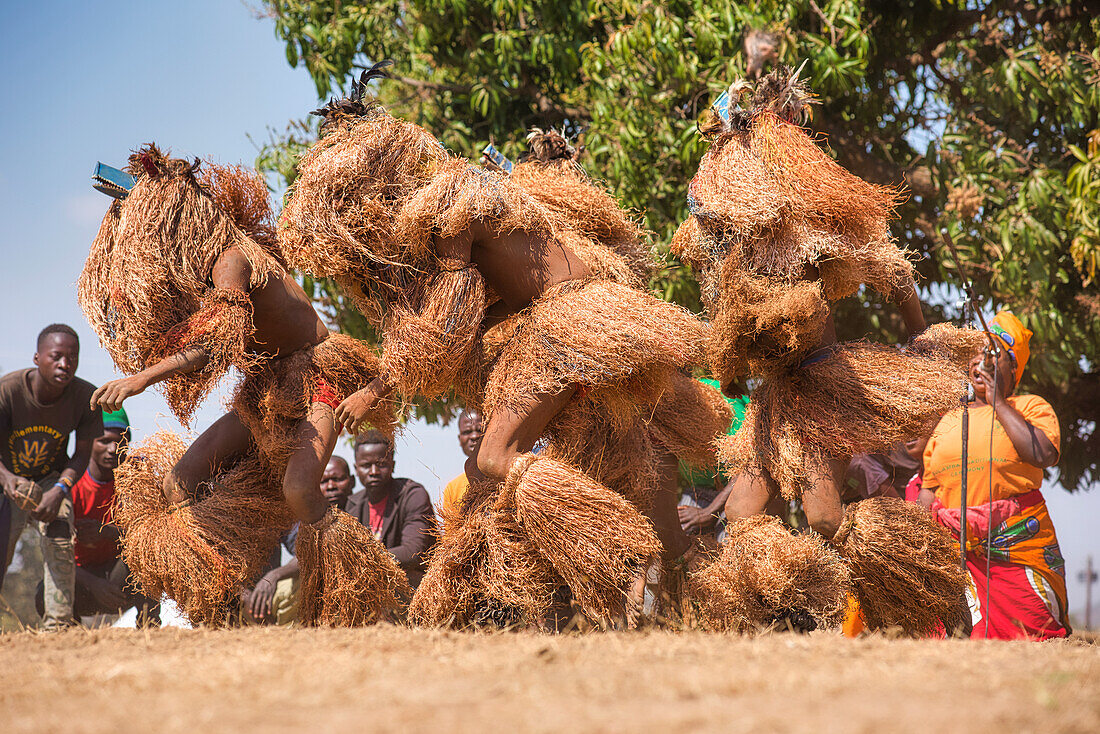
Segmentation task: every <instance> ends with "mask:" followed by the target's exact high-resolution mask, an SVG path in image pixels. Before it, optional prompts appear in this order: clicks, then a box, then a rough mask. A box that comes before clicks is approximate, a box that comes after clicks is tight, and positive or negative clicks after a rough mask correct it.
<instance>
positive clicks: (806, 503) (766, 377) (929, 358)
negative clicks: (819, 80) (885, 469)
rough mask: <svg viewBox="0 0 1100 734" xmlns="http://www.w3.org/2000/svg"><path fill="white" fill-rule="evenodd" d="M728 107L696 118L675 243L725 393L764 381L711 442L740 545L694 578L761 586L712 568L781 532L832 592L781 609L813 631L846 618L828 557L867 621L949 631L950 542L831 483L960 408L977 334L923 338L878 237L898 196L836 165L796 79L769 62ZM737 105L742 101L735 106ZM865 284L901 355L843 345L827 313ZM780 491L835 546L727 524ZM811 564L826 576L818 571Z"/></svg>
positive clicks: (955, 600) (896, 253)
mask: <svg viewBox="0 0 1100 734" xmlns="http://www.w3.org/2000/svg"><path fill="white" fill-rule="evenodd" d="M728 96H729V107H728V108H725V109H722V110H719V113H718V114H713V115H712V117H711V118H710V119H709V120H707V121H705V122H704V124H702V125H701V128H700V129H701V131H702V132H703V134H704V135H705V136H706V137H708V138H709V139H710V141H711V146H710V149H709V150H708V151H707V153H706V154H705V155H704V157H703V160H702V161H701V162H700V165H699V170H698V172H697V173H696V175H695V177H694V178H693V179H692V182H691V185H690V188H689V204H690V207H691V211H692V216H691V218H690V219H688V220H687V221H686V222H685V223H684V224H683V225H681V227H680V229H679V231H678V232H677V234H676V236H675V238H674V240H673V249H674V252H676V254H677V255H679V256H680V257H681V258H682V259H683V260H684V261H686V262H688V263H689V264H691V265H692V266H693V267H695V268H696V269H697V270H698V271H699V272H700V273H701V283H702V286H703V289H702V290H703V295H704V300H705V301H706V303H707V306H708V310H709V312H710V314H711V317H712V321H711V326H712V329H711V340H710V343H709V345H708V361H709V362H710V364H711V367H712V368H713V369H714V370H715V372H716V374H717V376H718V377H719V379H720V381H721V384H722V385H723V387H725V386H726V385H730V384H733V383H735V382H736V381H737V380H739V379H740V378H742V377H743V376H745V375H746V374H747V375H751V376H753V377H755V378H757V379H758V380H759V386H758V387H757V388H756V390H755V391H754V393H753V395H752V402H751V403H750V405H749V408H748V411H747V413H746V416H745V421H744V424H743V425H742V427H741V429H740V430H739V431H738V432H737V433H736V434H735V435H733V436H731V437H729V438H726V439H723V440H722V444H721V447H720V449H719V453H720V455H721V458H722V460H723V462H724V463H725V464H726V466H727V467H728V470H729V471H730V472H731V474H735V473H738V472H740V477H739V479H738V480H737V483H736V485H735V487H734V489H733V491H732V492H731V494H730V497H729V500H728V502H727V505H726V513H727V516H728V517H729V518H730V519H731V527H730V529H729V531H728V532H729V534H730V536H731V538H733V540H732V541H731V543H730V544H729V546H728V547H727V548H726V549H725V553H724V555H723V557H722V559H721V560H720V561H719V562H718V563H717V564H715V566H714V567H712V568H711V569H708V570H707V571H705V572H703V573H702V574H700V575H699V576H698V580H699V582H700V585H701V586H702V588H704V589H706V590H707V591H709V592H711V594H712V596H713V595H714V594H717V593H719V592H720V590H721V589H722V588H723V585H724V586H725V588H726V589H727V592H728V593H729V594H730V595H731V597H738V596H739V595H744V594H750V595H751V594H753V593H759V592H760V590H759V589H754V588H751V586H752V585H751V583H748V582H746V583H745V584H742V585H737V584H738V583H739V582H737V580H736V579H734V577H735V576H736V574H729V573H728V571H729V569H728V568H724V566H723V564H726V565H728V564H730V563H734V562H735V561H736V558H737V556H738V554H740V553H750V554H751V553H753V552H754V551H753V549H752V547H751V546H752V545H753V543H752V542H751V540H752V538H756V539H758V540H759V541H760V543H761V544H762V547H765V548H767V547H771V546H769V542H771V543H777V542H779V540H780V539H782V540H783V542H784V543H788V544H789V543H801V544H804V545H805V544H813V545H814V546H815V547H814V548H813V549H810V550H808V551H807V552H805V553H797V552H794V551H789V549H788V550H782V552H781V553H780V552H779V551H777V553H778V555H785V556H787V557H789V558H790V559H794V560H796V561H797V562H792V563H790V564H789V573H790V574H792V575H793V576H796V577H797V576H799V575H800V574H802V575H807V576H806V578H808V579H811V580H808V581H806V584H810V585H813V584H827V585H829V586H831V587H832V589H833V591H832V592H831V593H823V592H815V593H813V594H810V595H809V597H807V598H805V599H802V600H801V601H799V600H797V599H796V600H795V603H794V604H793V609H792V610H788V611H793V612H794V613H796V614H798V615H801V616H803V617H806V616H808V617H810V618H811V620H808V621H811V623H813V624H826V625H832V624H835V623H836V622H837V621H839V619H840V618H841V616H842V612H843V607H844V599H845V595H846V591H845V586H846V585H847V583H848V576H849V574H848V572H847V571H846V570H845V568H844V565H843V564H841V563H839V562H838V560H839V559H838V558H837V556H836V554H837V553H839V554H840V556H841V557H843V558H844V559H845V561H846V562H847V566H848V568H849V569H850V571H851V581H852V582H853V583H854V591H855V593H856V596H857V597H858V598H859V600H860V601H861V603H862V606H863V609H864V612H865V615H866V616H867V618H868V620H869V621H871V620H872V619H873V620H874V622H873V623H872V625H873V626H879V627H882V626H888V625H900V626H902V627H903V628H905V629H906V630H907V631H910V632H914V633H920V632H926V631H929V630H930V629H932V628H934V627H936V625H938V624H939V622H940V621H942V622H943V623H944V624H945V625H946V626H947V627H948V628H951V627H953V625H954V624H955V622H957V621H958V620H959V619H960V613H961V612H962V609H961V608H960V603H959V600H960V599H961V598H962V581H963V579H962V576H961V574H960V572H959V570H958V563H957V553H956V551H955V549H954V548H953V546H952V543H951V540H950V537H949V536H947V535H946V534H944V533H943V532H942V531H941V530H940V529H938V528H936V527H935V526H934V524H933V523H930V522H929V521H928V519H927V518H926V517H925V516H922V515H921V514H920V513H919V512H917V511H915V510H919V508H915V507H914V506H912V505H907V504H905V503H904V502H902V501H901V500H892V499H870V500H866V501H863V502H859V503H856V504H854V505H852V506H851V507H849V508H848V509H847V511H846V510H845V508H844V507H843V505H842V504H841V500H840V492H839V483H840V481H841V480H842V478H843V476H844V469H845V466H846V464H847V461H848V460H849V459H850V457H851V456H852V455H853V454H856V453H864V452H870V451H882V450H885V449H887V448H889V447H890V446H891V445H893V444H895V443H897V442H899V441H901V440H905V439H908V438H912V437H914V436H917V435H921V434H922V433H925V432H927V431H928V430H929V429H930V427H931V426H933V425H935V423H936V421H937V420H938V419H939V417H940V416H941V415H943V413H944V412H946V411H947V410H949V409H950V408H952V407H954V406H955V405H956V404H957V402H958V400H959V397H960V394H961V385H962V380H961V376H962V372H961V368H962V365H963V364H965V360H966V359H967V358H968V355H969V352H970V351H971V350H976V349H977V348H978V346H979V343H980V338H981V335H980V334H978V333H976V332H975V333H972V334H971V333H967V332H963V331H960V330H957V329H954V328H952V327H950V326H947V325H937V326H934V327H932V328H930V329H927V330H925V321H924V317H923V315H922V313H921V304H920V300H919V298H918V296H917V293H916V290H915V288H914V285H913V267H912V265H911V264H910V262H909V261H908V260H907V258H906V256H905V253H904V252H903V251H902V250H900V249H899V248H898V247H897V245H896V244H895V243H894V241H893V240H892V238H891V236H890V234H889V230H888V226H887V222H888V220H889V218H890V216H891V215H892V212H893V210H894V208H895V206H896V204H897V202H898V197H899V193H898V192H897V191H896V190H894V189H890V188H886V187H882V186H875V185H872V184H869V183H866V182H865V181H863V180H861V179H860V178H858V177H856V176H854V175H852V174H851V173H849V172H848V171H846V170H845V169H843V168H842V167H841V166H839V165H838V164H837V163H836V162H834V161H833V160H832V159H831V158H830V157H829V156H828V155H827V154H826V153H825V152H824V151H822V150H821V148H820V147H819V146H818V145H817V144H816V142H815V141H814V140H813V138H812V137H811V136H810V135H809V134H807V132H806V130H805V129H804V128H802V127H801V126H800V122H801V120H802V119H803V117H804V115H805V114H806V113H807V111H808V105H809V103H810V101H811V99H810V94H809V92H808V91H807V90H806V88H805V87H804V86H803V85H802V84H801V83H800V82H799V80H798V74H797V73H796V72H792V71H791V69H790V68H789V67H780V68H778V69H777V70H775V71H773V72H772V73H771V74H769V75H767V76H766V77H765V78H764V79H762V80H761V82H760V83H759V85H758V86H756V87H755V89H754V88H753V87H752V85H750V84H749V83H748V82H745V81H739V82H736V83H735V84H734V85H732V86H731V87H730V89H729V91H728ZM745 97H749V98H750V99H751V102H750V104H749V105H748V107H747V108H746V109H741V108H740V106H739V102H740V101H741V100H742V99H744V98H745ZM861 284H867V285H868V286H870V287H872V288H874V289H875V290H876V291H878V292H879V293H881V294H883V295H884V296H886V297H887V298H889V299H890V300H892V301H893V302H894V303H896V304H898V306H899V308H900V311H901V315H902V318H903V320H904V322H905V325H906V328H907V329H908V331H909V334H910V337H915V338H911V340H910V343H909V344H908V345H907V347H906V348H905V349H904V350H899V349H897V348H895V347H892V346H886V345H880V344H873V343H869V342H848V343H838V342H837V337H836V330H835V326H834V322H833V316H832V311H831V308H830V305H829V304H830V302H831V301H836V300H839V299H841V298H844V297H847V296H850V295H852V294H853V293H855V291H856V290H857V289H858V288H859V286H860V285H861ZM918 335H919V336H918ZM776 493H782V495H783V497H785V498H787V499H798V500H801V502H802V507H803V509H804V510H805V513H806V517H807V520H808V521H809V524H810V527H811V528H812V529H813V530H815V531H816V532H817V533H818V534H820V535H821V536H822V537H823V538H825V539H827V540H829V541H830V546H831V547H829V546H826V545H824V544H821V543H818V542H817V541H816V540H813V539H810V538H791V537H787V538H780V536H778V535H776V534H775V533H772V532H764V530H765V528H763V526H760V525H759V521H758V520H755V519H749V520H744V521H741V523H740V524H739V523H738V522H737V521H735V518H753V517H754V516H755V515H758V514H760V513H762V512H763V510H764V507H765V505H766V504H767V503H768V501H769V499H771V498H772V497H773V496H775V494H776ZM739 531H744V537H742V538H740V539H738V537H737V536H738V533H739ZM769 539H770V540H769ZM833 549H835V551H834V550H833ZM755 552H761V551H755ZM769 552H770V551H769ZM777 557H778V556H777ZM815 558H817V559H820V561H819V563H816V564H815V563H814V562H813V561H814V559H815ZM822 564H825V565H827V566H828V567H830V568H832V569H833V572H832V573H830V574H826V575H824V576H823V575H822V574H821V573H820V566H821V565H822ZM777 568H779V569H780V570H782V565H781V564H780V565H779V566H777ZM814 574H816V577H814ZM811 577H814V578H816V579H817V580H816V581H814V580H812V578H811ZM723 578H725V579H726V580H729V579H734V580H733V581H731V582H730V583H725V582H724V581H723ZM741 578H742V579H744V578H745V577H744V576H743V575H742V576H741ZM773 581H774V580H773ZM799 586H803V588H804V587H805V585H804V584H800V583H794V584H792V588H798V587H799ZM788 601H789V600H788ZM723 604H724V605H725V607H724V608H725V609H727V610H728V609H733V608H745V605H743V604H741V603H740V602H739V601H738V600H737V599H736V598H732V600H731V599H727V600H726V602H722V603H720V604H718V605H717V606H716V607H715V609H716V610H720V608H723ZM777 604H778V605H779V606H782V604H781V603H779V602H777ZM772 606H773V607H774V606H775V605H772Z"/></svg>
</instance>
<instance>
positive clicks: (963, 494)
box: [959, 377, 970, 573]
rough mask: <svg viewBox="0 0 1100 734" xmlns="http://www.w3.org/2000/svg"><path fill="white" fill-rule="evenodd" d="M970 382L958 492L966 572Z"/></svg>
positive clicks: (961, 557) (961, 551)
mask: <svg viewBox="0 0 1100 734" xmlns="http://www.w3.org/2000/svg"><path fill="white" fill-rule="evenodd" d="M969 388H970V383H969V377H968V382H967V392H966V393H963V457H961V459H963V465H961V468H960V470H959V479H960V480H961V483H963V485H961V489H960V492H959V563H960V565H961V567H963V572H964V573H966V571H967V567H966V529H967V528H966V505H967V483H966V474H967V453H968V452H969V448H970V396H969V394H968V393H969V392H970V390H969Z"/></svg>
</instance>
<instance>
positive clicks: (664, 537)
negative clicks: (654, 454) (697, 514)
mask: <svg viewBox="0 0 1100 734" xmlns="http://www.w3.org/2000/svg"><path fill="white" fill-rule="evenodd" d="M679 490H680V462H679V461H678V460H677V459H676V457H675V456H673V455H672V454H671V453H669V452H667V451H663V452H661V454H660V459H659V464H658V465H657V492H656V494H655V495H654V497H653V505H652V506H651V507H650V509H649V511H648V512H647V513H646V514H647V515H648V517H649V519H650V521H651V522H652V523H653V528H654V530H656V531H657V539H658V540H660V541H661V549H662V550H661V560H662V561H663V562H665V563H668V562H670V561H674V560H676V559H678V558H680V557H681V556H683V555H684V553H686V552H687V550H688V548H690V547H691V538H690V537H688V534H687V533H686V532H684V528H683V526H682V525H680V514H679V512H678V511H677V509H676V506H677V505H678V504H679V501H680V491H679Z"/></svg>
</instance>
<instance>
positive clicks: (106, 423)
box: [72, 408, 160, 626]
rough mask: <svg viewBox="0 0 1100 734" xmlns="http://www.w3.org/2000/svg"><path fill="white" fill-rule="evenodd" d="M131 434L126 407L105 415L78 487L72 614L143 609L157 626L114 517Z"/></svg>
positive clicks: (145, 620)
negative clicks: (118, 470)
mask: <svg viewBox="0 0 1100 734" xmlns="http://www.w3.org/2000/svg"><path fill="white" fill-rule="evenodd" d="M129 437H130V423H129V419H128V418H127V416H126V411H125V410H122V409H121V408H120V409H119V410H116V411H113V412H106V411H105V412H104V413H103V435H101V436H99V437H98V438H96V439H94V440H93V441H92V455H91V460H90V461H89V462H88V469H87V471H85V472H84V474H83V476H81V477H80V479H78V480H77V482H76V484H74V485H73V489H72V495H73V526H74V529H75V531H76V541H75V542H74V544H73V550H74V555H75V556H76V594H75V597H74V601H73V616H74V617H75V618H76V619H80V617H90V616H92V615H94V614H121V613H122V612H123V611H125V610H127V609H129V608H130V607H137V609H138V625H139V626H158V625H159V623H160V619H159V617H160V609H159V604H158V603H157V602H156V601H155V600H152V599H149V598H147V597H144V596H142V595H141V594H139V593H137V591H135V590H134V588H133V584H132V583H131V579H130V578H129V576H130V572H129V569H127V568H126V563H125V562H124V561H123V560H122V558H121V554H122V546H121V544H120V542H119V531H118V527H117V526H115V525H114V523H113V521H112V517H111V506H112V504H113V503H114V500H115V469H116V468H117V467H118V463H119V461H120V459H121V458H122V456H123V454H124V451H125V444H126V442H127V441H128V439H129Z"/></svg>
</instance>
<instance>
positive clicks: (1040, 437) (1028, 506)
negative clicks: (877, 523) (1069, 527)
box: [919, 311, 1070, 639]
mask: <svg viewBox="0 0 1100 734" xmlns="http://www.w3.org/2000/svg"><path fill="white" fill-rule="evenodd" d="M990 331H991V332H993V334H994V336H995V337H996V338H997V339H998V340H999V341H1000V346H1001V350H1000V355H999V357H998V360H997V378H998V379H997V384H996V386H994V378H993V375H992V374H991V372H992V370H987V369H985V368H984V367H983V364H982V357H981V356H978V357H975V358H974V359H973V360H971V362H970V383H971V385H973V387H974V400H973V401H972V402H971V403H970V406H969V411H970V417H969V441H968V450H967V475H968V476H967V522H966V524H967V549H966V551H967V556H966V559H967V566H968V567H969V570H970V576H971V578H972V580H973V585H972V587H971V594H970V597H971V598H970V602H971V613H972V615H973V620H974V630H973V633H972V637H976V638H986V637H989V638H1000V639H1010V638H1021V637H1024V638H1031V639H1046V638H1050V637H1065V636H1066V635H1067V634H1068V633H1069V631H1070V630H1069V622H1068V613H1067V610H1066V581H1065V563H1064V561H1063V559H1062V554H1061V551H1060V550H1059V548H1058V538H1057V536H1056V535H1055V533H1054V525H1053V523H1052V522H1051V520H1050V515H1049V514H1048V513H1047V507H1046V502H1045V501H1044V500H1043V495H1042V492H1041V491H1040V490H1039V487H1040V485H1041V484H1042V482H1043V469H1045V468H1047V467H1052V466H1054V465H1055V464H1057V463H1058V446H1059V443H1060V433H1059V429H1058V417H1057V416H1056V415H1055V414H1054V409H1053V408H1051V406H1050V403H1048V402H1047V401H1045V400H1043V399H1042V398H1041V397H1039V396H1037V395H1014V394H1013V393H1014V391H1015V389H1016V386H1017V385H1018V384H1019V381H1020V377H1021V376H1022V375H1023V371H1024V365H1025V364H1026V363H1027V359H1028V356H1029V350H1028V343H1029V340H1030V339H1031V332H1030V331H1029V330H1027V329H1026V328H1024V325H1023V324H1022V323H1020V321H1019V319H1017V318H1016V317H1015V316H1013V315H1012V314H1011V313H1009V312H1007V311H1002V312H1001V313H999V314H997V316H996V317H995V318H994V319H993V321H991V322H990ZM994 390H995V391H996V392H995V393H994ZM991 447H992V451H991V450H990V449H991ZM961 467H962V409H961V408H959V409H957V410H953V411H951V412H950V413H948V414H947V415H945V416H944V417H943V419H942V420H941V421H940V423H939V425H938V426H937V427H936V430H935V431H934V432H933V434H932V438H931V439H930V440H929V441H928V446H927V447H926V448H925V451H924V476H923V485H922V488H921V492H920V495H919V501H920V502H921V504H923V505H924V506H925V507H928V508H929V509H930V510H931V511H932V512H933V513H935V515H936V518H937V520H939V522H940V523H941V524H943V525H945V526H946V527H947V528H948V529H950V530H951V531H952V532H953V533H954V534H955V535H956V537H958V535H959V530H960V525H961V522H960V519H961V511H960V502H961V498H962V478H961ZM991 495H992V497H991ZM990 526H992V533H990ZM987 569H988V574H987ZM987 580H988V588H987Z"/></svg>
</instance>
